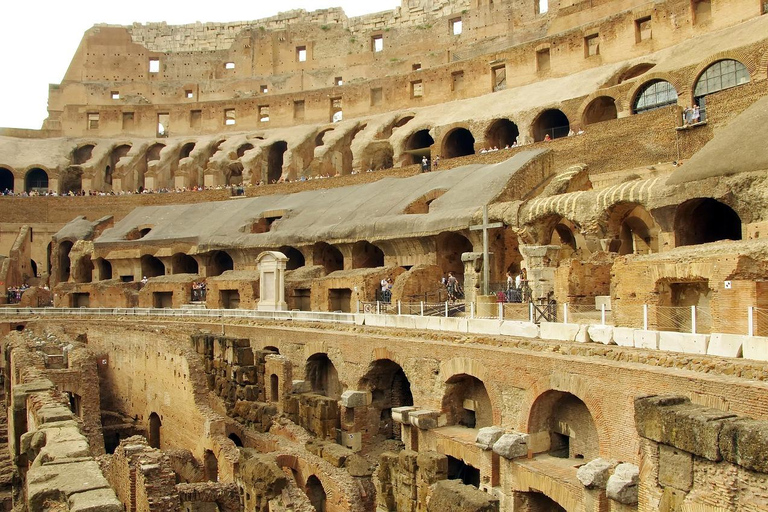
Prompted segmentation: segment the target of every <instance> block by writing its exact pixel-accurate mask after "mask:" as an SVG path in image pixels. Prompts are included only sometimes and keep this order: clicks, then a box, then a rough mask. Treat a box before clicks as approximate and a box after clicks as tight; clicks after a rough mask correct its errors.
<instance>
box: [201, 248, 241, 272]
mask: <svg viewBox="0 0 768 512" xmlns="http://www.w3.org/2000/svg"><path fill="white" fill-rule="evenodd" d="M209 258H210V263H209V267H208V275H209V276H220V275H221V274H223V273H224V272H226V271H228V270H234V269H235V263H234V261H233V260H232V256H230V255H229V253H227V252H226V251H216V252H214V253H213V254H211V255H210V256H209Z"/></svg>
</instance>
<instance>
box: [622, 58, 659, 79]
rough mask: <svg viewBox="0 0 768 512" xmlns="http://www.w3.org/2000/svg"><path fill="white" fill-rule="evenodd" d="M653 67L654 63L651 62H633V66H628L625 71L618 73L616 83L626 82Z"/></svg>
mask: <svg viewBox="0 0 768 512" xmlns="http://www.w3.org/2000/svg"><path fill="white" fill-rule="evenodd" d="M655 67H656V64H653V63H651V62H641V63H640V64H635V65H634V66H632V67H630V68H629V69H627V70H626V71H623V72H622V73H621V74H620V75H619V77H618V80H617V84H621V83H624V82H626V81H627V80H632V79H633V78H637V77H639V76H642V75H644V74H646V73H647V72H648V71H650V70H651V69H653V68H655Z"/></svg>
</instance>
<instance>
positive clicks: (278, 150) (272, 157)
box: [267, 140, 288, 183]
mask: <svg viewBox="0 0 768 512" xmlns="http://www.w3.org/2000/svg"><path fill="white" fill-rule="evenodd" d="M287 150H288V143H287V142H285V141H282V140H281V141H279V142H275V143H274V144H272V145H271V146H270V147H269V156H268V157H267V182H268V183H275V182H277V181H278V180H279V179H280V178H281V177H282V176H283V158H284V156H285V152H286V151H287Z"/></svg>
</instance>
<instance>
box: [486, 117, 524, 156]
mask: <svg viewBox="0 0 768 512" xmlns="http://www.w3.org/2000/svg"><path fill="white" fill-rule="evenodd" d="M519 135H520V130H518V129H517V125H516V124H515V123H513V122H512V121H510V120H509V119H497V120H496V121H494V122H493V124H491V126H490V128H488V132H487V133H486V134H485V142H486V147H488V148H494V147H496V148H499V149H501V148H504V147H506V146H512V145H513V144H514V143H515V142H517V137H518V136H519Z"/></svg>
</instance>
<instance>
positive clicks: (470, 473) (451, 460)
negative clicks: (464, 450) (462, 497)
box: [448, 455, 480, 489]
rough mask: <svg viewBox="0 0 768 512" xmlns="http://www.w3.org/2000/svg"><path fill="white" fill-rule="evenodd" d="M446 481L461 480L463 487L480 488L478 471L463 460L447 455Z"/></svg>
mask: <svg viewBox="0 0 768 512" xmlns="http://www.w3.org/2000/svg"><path fill="white" fill-rule="evenodd" d="M448 480H461V483H463V484H464V485H471V486H473V487H477V488H478V489H479V488H480V470H479V469H478V468H476V467H474V466H471V465H470V464H467V462H466V461H465V460H463V459H457V458H456V457H451V456H450V455H448Z"/></svg>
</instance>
